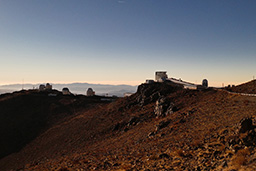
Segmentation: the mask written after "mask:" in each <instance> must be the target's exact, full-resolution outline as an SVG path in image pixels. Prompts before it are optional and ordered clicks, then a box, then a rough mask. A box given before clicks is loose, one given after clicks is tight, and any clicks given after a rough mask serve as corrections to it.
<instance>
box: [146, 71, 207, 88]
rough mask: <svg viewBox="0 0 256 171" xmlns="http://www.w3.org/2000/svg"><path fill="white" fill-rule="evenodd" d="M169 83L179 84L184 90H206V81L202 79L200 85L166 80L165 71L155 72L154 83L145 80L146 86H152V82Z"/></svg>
mask: <svg viewBox="0 0 256 171" xmlns="http://www.w3.org/2000/svg"><path fill="white" fill-rule="evenodd" d="M165 81H170V82H173V83H176V84H180V85H182V86H183V87H184V89H191V90H203V89H206V88H208V80H207V79H203V81H202V84H201V85H200V84H194V83H190V82H187V81H183V80H181V79H176V78H168V76H167V71H156V72H155V81H154V80H150V79H148V80H146V84H152V83H153V82H165Z"/></svg>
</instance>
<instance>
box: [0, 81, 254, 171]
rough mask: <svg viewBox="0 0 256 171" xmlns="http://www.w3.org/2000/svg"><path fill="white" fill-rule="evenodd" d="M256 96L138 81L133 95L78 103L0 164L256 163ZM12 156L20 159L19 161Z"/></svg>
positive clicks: (174, 166) (193, 166)
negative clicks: (84, 106)
mask: <svg viewBox="0 0 256 171" xmlns="http://www.w3.org/2000/svg"><path fill="white" fill-rule="evenodd" d="M255 111H256V98H255V97H246V96H240V95H232V94H228V93H227V92H224V91H219V90H213V89H210V90H205V91H191V90H182V89H181V88H180V87H179V86H177V85H174V84H171V83H163V84H160V83H155V84H152V85H141V86H140V87H139V88H138V91H137V93H136V94H135V95H133V96H131V97H128V98H122V99H119V100H117V101H116V102H113V103H110V104H102V105H97V106H96V107H95V108H90V109H88V110H79V111H78V112H77V115H75V116H73V117H72V118H70V119H66V120H65V121H63V122H59V123H58V124H55V125H53V126H52V127H51V128H49V129H48V130H47V131H46V132H44V133H43V134H41V135H40V136H38V137H37V138H36V139H35V140H34V141H32V142H31V143H29V144H28V145H27V146H26V147H25V148H23V149H22V150H21V151H20V152H18V153H16V154H12V155H9V156H7V157H5V158H3V159H2V160H1V161H0V167H2V168H3V169H6V170H9V169H10V168H16V169H17V168H23V169H25V170H76V169H81V168H82V169H84V170H119V169H124V170H146V169H149V170H161V169H162V170H166V169H169V170H222V169H224V170H225V169H231V168H233V169H239V168H240V169H241V168H244V169H248V170H252V169H255V164H254V162H253V161H254V160H255V159H256V157H254V154H255V150H254V147H255V143H254V142H256V141H255V140H256V138H255V137H256V136H254V131H253V129H252V128H253V126H251V127H249V128H248V129H247V130H246V131H245V132H239V131H240V130H241V126H239V124H240V121H241V120H242V119H243V118H246V117H253V118H254V117H255V114H256V113H255ZM13 163H16V164H15V165H14V164H13Z"/></svg>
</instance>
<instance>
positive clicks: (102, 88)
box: [0, 83, 138, 97]
mask: <svg viewBox="0 0 256 171" xmlns="http://www.w3.org/2000/svg"><path fill="white" fill-rule="evenodd" d="M43 84H45V83H43ZM39 85H40V84H39V83H38V84H24V85H22V84H10V85H1V86H0V94H3V93H11V92H13V91H19V90H21V89H22V88H23V89H37V88H38V87H39ZM52 85H53V89H56V90H59V91H61V90H62V88H64V87H67V88H69V90H70V91H71V92H72V93H74V94H86V91H87V89H88V88H92V89H93V90H94V91H95V92H96V95H106V94H108V95H110V96H112V95H115V96H119V97H122V96H123V95H124V93H127V92H129V93H135V92H136V90H137V87H138V86H131V85H124V84H122V85H109V84H89V83H70V84H52Z"/></svg>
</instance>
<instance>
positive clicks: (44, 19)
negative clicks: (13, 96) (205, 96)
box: [0, 0, 256, 86]
mask: <svg viewBox="0 0 256 171" xmlns="http://www.w3.org/2000/svg"><path fill="white" fill-rule="evenodd" d="M0 23H1V24H0V59H1V63H0V84H8V83H20V82H22V80H23V79H24V82H25V83H43V82H51V83H71V82H89V83H109V84H133V85H135V84H140V83H141V82H144V81H145V79H150V78H154V72H155V71H157V70H166V71H167V72H168V75H169V77H175V78H182V79H183V80H186V81H191V82H197V83H200V82H201V80H202V79H204V78H207V79H208V80H209V84H210V85H215V86H221V84H222V83H225V84H238V83H242V82H246V81H249V80H251V79H252V77H253V75H255V76H256V70H255V66H256V1H255V0H211V1H209V0H0Z"/></svg>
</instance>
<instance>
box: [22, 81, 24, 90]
mask: <svg viewBox="0 0 256 171" xmlns="http://www.w3.org/2000/svg"><path fill="white" fill-rule="evenodd" d="M23 89H24V79H22V90H23Z"/></svg>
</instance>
